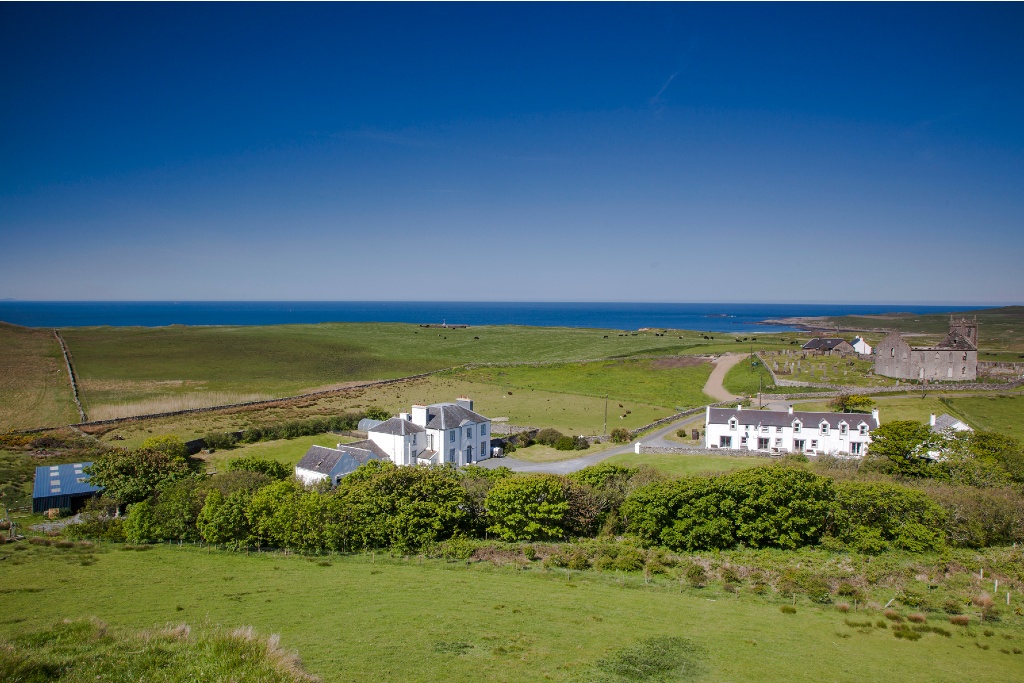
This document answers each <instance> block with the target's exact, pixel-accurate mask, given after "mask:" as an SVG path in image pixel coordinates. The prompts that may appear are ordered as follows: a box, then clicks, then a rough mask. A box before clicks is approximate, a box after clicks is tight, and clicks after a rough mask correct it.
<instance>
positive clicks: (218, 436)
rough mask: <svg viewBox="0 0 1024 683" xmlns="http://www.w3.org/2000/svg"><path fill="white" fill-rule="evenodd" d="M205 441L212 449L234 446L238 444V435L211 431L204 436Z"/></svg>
mask: <svg viewBox="0 0 1024 683" xmlns="http://www.w3.org/2000/svg"><path fill="white" fill-rule="evenodd" d="M203 441H204V442H205V443H206V447H207V448H209V449H211V450H216V449H218V448H220V449H222V450H223V449H227V448H234V447H235V446H236V445H238V437H236V436H235V435H234V434H230V433H228V432H210V433H209V434H207V435H206V436H204V437H203Z"/></svg>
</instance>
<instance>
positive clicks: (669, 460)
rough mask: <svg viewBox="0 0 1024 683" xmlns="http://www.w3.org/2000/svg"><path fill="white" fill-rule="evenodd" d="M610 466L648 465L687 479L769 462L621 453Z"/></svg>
mask: <svg viewBox="0 0 1024 683" xmlns="http://www.w3.org/2000/svg"><path fill="white" fill-rule="evenodd" d="M605 462H606V463H610V464H612V465H625V466H627V467H639V466H640V465H649V466H651V467H653V468H655V469H657V470H661V471H662V472H664V473H666V474H668V475H671V476H673V477H688V476H690V475H694V474H707V473H708V472H716V473H717V472H733V471H735V470H742V469H746V468H748V467H759V466H761V465H767V464H769V463H770V462H771V460H769V459H768V458H756V457H742V456H728V455H687V454H683V453H623V454H622V455H613V456H612V457H610V458H608V459H607V460H605Z"/></svg>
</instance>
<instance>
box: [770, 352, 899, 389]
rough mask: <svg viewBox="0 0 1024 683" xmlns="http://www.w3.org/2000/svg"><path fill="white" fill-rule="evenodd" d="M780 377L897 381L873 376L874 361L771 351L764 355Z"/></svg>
mask: <svg viewBox="0 0 1024 683" xmlns="http://www.w3.org/2000/svg"><path fill="white" fill-rule="evenodd" d="M763 357H764V361H765V362H766V363H768V364H769V365H770V366H771V368H772V369H773V370H774V371H775V373H776V375H777V376H778V377H779V378H780V379H788V380H796V381H800V382H818V383H822V384H843V385H848V386H859V387H884V386H894V385H895V384H896V380H895V379H892V378H890V377H879V376H877V375H874V374H873V372H874V367H875V366H874V363H873V362H872V361H869V360H860V359H859V358H840V357H839V356H815V355H812V354H806V353H803V352H797V351H782V352H780V351H770V352H768V353H766V354H764V356H763Z"/></svg>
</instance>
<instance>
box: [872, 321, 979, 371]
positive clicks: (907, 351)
mask: <svg viewBox="0 0 1024 683" xmlns="http://www.w3.org/2000/svg"><path fill="white" fill-rule="evenodd" d="M875 374H876V375H884V376H886V377H897V378H899V379H916V380H922V381H924V380H927V381H929V382H951V381H957V382H958V381H967V380H975V379H977V378H978V319H977V318H970V319H969V318H966V317H962V318H955V317H953V316H950V318H949V334H947V335H946V338H945V339H943V340H942V341H941V342H939V343H938V344H936V345H935V346H928V347H917V346H911V345H910V344H908V343H907V341H906V340H905V339H903V337H902V336H900V334H899V333H897V332H890V333H889V334H888V335H887V336H886V337H885V339H883V340H882V341H881V342H880V343H879V344H878V345H877V346H876V347H875Z"/></svg>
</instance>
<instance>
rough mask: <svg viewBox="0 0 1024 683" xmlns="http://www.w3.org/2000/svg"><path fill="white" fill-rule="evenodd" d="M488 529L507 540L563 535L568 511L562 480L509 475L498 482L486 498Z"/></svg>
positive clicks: (550, 537)
mask: <svg viewBox="0 0 1024 683" xmlns="http://www.w3.org/2000/svg"><path fill="white" fill-rule="evenodd" d="M484 504H485V506H486V507H487V514H488V517H489V519H490V520H491V524H490V526H489V527H488V531H491V532H492V533H495V534H498V536H500V537H501V538H502V540H505V541H538V540H547V539H552V538H560V537H562V535H563V528H562V521H563V519H564V518H565V516H566V513H567V512H568V511H569V503H568V502H567V501H566V499H565V486H564V484H563V480H562V479H560V478H559V477H556V476H553V475H529V476H517V477H508V478H506V479H502V480H500V481H498V482H497V483H495V485H494V486H493V487H492V488H491V490H490V491H489V492H488V493H487V498H486V500H485V503H484Z"/></svg>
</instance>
